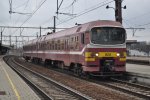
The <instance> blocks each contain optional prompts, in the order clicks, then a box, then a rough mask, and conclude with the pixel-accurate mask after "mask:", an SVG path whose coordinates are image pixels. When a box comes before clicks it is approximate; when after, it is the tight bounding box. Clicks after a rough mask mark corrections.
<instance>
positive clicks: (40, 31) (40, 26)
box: [40, 26, 41, 37]
mask: <svg viewBox="0 0 150 100" xmlns="http://www.w3.org/2000/svg"><path fill="white" fill-rule="evenodd" d="M40 37H41V26H40Z"/></svg>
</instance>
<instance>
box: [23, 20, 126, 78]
mask: <svg viewBox="0 0 150 100" xmlns="http://www.w3.org/2000/svg"><path fill="white" fill-rule="evenodd" d="M126 37H127V36H126V30H125V28H123V26H122V24H121V23H119V22H116V21H111V20H96V21H91V22H87V23H85V24H80V25H77V26H74V27H72V28H67V29H64V30H61V31H58V32H55V33H50V34H48V35H45V36H41V37H39V38H37V39H33V40H30V41H28V42H27V43H25V45H24V46H23V57H24V58H25V60H26V61H28V60H31V61H32V62H36V63H41V62H44V64H45V65H50V66H51V65H53V66H55V67H59V68H61V69H68V70H71V71H72V72H73V73H74V74H76V75H78V76H81V75H93V76H107V75H108V76H114V75H122V74H123V73H124V72H125V71H126Z"/></svg>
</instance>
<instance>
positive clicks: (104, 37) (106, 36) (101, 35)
mask: <svg viewBox="0 0 150 100" xmlns="http://www.w3.org/2000/svg"><path fill="white" fill-rule="evenodd" d="M125 34H126V33H125V30H124V29H123V28H117V27H95V28H93V29H92V30H91V42H92V43H93V44H104V45H105V44H106V45H112V44H122V43H124V42H125V39H126V35H125Z"/></svg>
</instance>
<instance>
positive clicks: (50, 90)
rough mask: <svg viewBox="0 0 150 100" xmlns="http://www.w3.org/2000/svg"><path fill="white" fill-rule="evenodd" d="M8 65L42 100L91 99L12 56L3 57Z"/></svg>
mask: <svg viewBox="0 0 150 100" xmlns="http://www.w3.org/2000/svg"><path fill="white" fill-rule="evenodd" d="M4 59H5V61H6V62H7V64H8V65H10V66H11V67H12V68H13V69H14V70H15V71H16V72H17V73H18V74H19V75H20V76H21V77H22V78H23V79H25V80H26V81H27V83H28V84H30V86H31V87H32V88H34V90H36V93H38V94H39V95H40V97H41V98H42V99H44V100H58V99H61V100H89V99H92V98H90V97H88V96H86V95H83V94H81V93H79V92H78V91H75V90H73V89H71V88H69V87H67V86H64V85H63V84H61V83H58V82H56V81H54V80H52V79H50V78H48V77H45V76H43V75H41V74H39V73H37V72H34V71H32V70H30V69H27V68H26V67H24V66H22V65H21V64H19V63H17V62H15V61H14V60H13V58H7V57H5V58H4Z"/></svg>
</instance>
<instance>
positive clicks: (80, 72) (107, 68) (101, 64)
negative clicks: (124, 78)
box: [24, 56, 125, 77]
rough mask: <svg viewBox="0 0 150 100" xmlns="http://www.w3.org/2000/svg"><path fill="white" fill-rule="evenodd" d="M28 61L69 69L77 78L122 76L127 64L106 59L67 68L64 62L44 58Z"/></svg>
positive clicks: (74, 64)
mask: <svg viewBox="0 0 150 100" xmlns="http://www.w3.org/2000/svg"><path fill="white" fill-rule="evenodd" d="M24 58H25V60H26V61H28V60H31V61H32V62H33V63H38V64H39V63H41V62H44V65H45V66H46V67H57V68H61V69H68V70H70V71H72V72H73V73H74V74H75V75H77V76H84V75H87V76H89V75H90V76H102V77H104V76H121V75H123V74H124V72H125V62H121V63H118V64H117V63H116V59H112V58H107V59H106V58H104V59H99V61H98V64H97V63H91V62H90V63H86V66H84V65H82V64H81V63H74V62H72V63H70V65H69V66H66V65H65V63H64V61H60V60H51V59H45V60H44V61H42V58H37V57H30V56H25V57H24Z"/></svg>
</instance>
